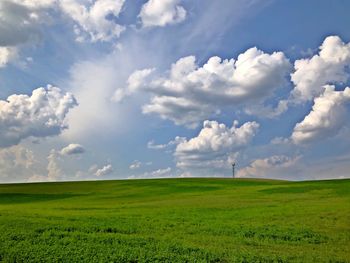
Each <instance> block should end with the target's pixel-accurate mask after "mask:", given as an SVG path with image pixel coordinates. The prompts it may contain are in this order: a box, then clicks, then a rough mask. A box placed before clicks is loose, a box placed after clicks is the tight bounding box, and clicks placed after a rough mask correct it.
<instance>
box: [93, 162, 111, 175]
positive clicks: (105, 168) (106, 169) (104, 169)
mask: <svg viewBox="0 0 350 263" xmlns="http://www.w3.org/2000/svg"><path fill="white" fill-rule="evenodd" d="M111 173H113V167H112V165H111V164H108V165H105V166H103V167H102V168H100V169H98V170H97V171H96V172H95V175H96V176H97V177H101V176H105V175H109V174H111Z"/></svg>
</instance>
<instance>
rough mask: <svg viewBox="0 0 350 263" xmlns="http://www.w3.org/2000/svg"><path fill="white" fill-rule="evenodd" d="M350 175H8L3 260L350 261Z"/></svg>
mask: <svg viewBox="0 0 350 263" xmlns="http://www.w3.org/2000/svg"><path fill="white" fill-rule="evenodd" d="M349 244H350V180H334V181H310V182H286V181H270V180H249V179H246V180H243V179H234V180H233V179H159V180H127V181H96V182H64V183H37V184H12V185H9V184H8V185H0V261H4V262H40V261H41V262H77V261H79V262H350V246H349Z"/></svg>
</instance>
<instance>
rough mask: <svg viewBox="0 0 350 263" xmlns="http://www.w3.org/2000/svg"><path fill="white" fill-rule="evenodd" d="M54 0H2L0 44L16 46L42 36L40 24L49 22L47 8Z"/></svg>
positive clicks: (52, 4)
mask: <svg viewBox="0 0 350 263" xmlns="http://www.w3.org/2000/svg"><path fill="white" fill-rule="evenodd" d="M53 6H54V1H50V0H47V1H44V0H42V1H33V0H24V1H22V0H2V1H0V36H1V37H0V46H2V47H11V46H12V47H14V46H18V45H20V44H23V43H26V42H30V41H35V40H38V39H39V38H40V26H41V25H42V24H45V23H48V20H49V19H47V14H46V12H45V10H46V8H50V7H53Z"/></svg>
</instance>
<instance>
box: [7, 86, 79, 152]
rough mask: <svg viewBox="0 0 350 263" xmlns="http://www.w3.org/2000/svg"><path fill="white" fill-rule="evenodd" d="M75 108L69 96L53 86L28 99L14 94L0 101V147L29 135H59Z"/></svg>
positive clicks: (34, 92)
mask: <svg viewBox="0 0 350 263" xmlns="http://www.w3.org/2000/svg"><path fill="white" fill-rule="evenodd" d="M76 105H77V102H76V100H75V98H74V96H73V95H72V94H71V93H63V92H62V90H60V89H59V88H56V87H53V86H47V88H46V89H45V88H38V89H35V90H33V92H32V94H31V96H28V95H23V94H21V95H16V94H14V95H11V96H9V97H8V98H7V100H0V147H8V146H11V145H15V144H18V143H19V142H20V141H21V140H23V139H25V138H28V137H31V136H33V137H47V136H54V135H59V134H60V133H61V132H62V131H63V130H64V129H66V128H67V125H66V122H65V118H66V115H67V114H68V112H69V110H70V109H71V108H73V107H75V106H76Z"/></svg>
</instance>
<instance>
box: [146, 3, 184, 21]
mask: <svg viewBox="0 0 350 263" xmlns="http://www.w3.org/2000/svg"><path fill="white" fill-rule="evenodd" d="M179 3H180V0H149V1H148V2H147V3H145V4H144V5H143V6H142V8H141V12H140V14H139V17H140V18H141V21H142V25H143V26H144V27H152V26H161V27H162V26H166V25H171V24H177V23H180V22H182V21H184V20H185V18H186V13H187V12H186V10H185V8H183V7H182V6H181V5H179Z"/></svg>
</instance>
